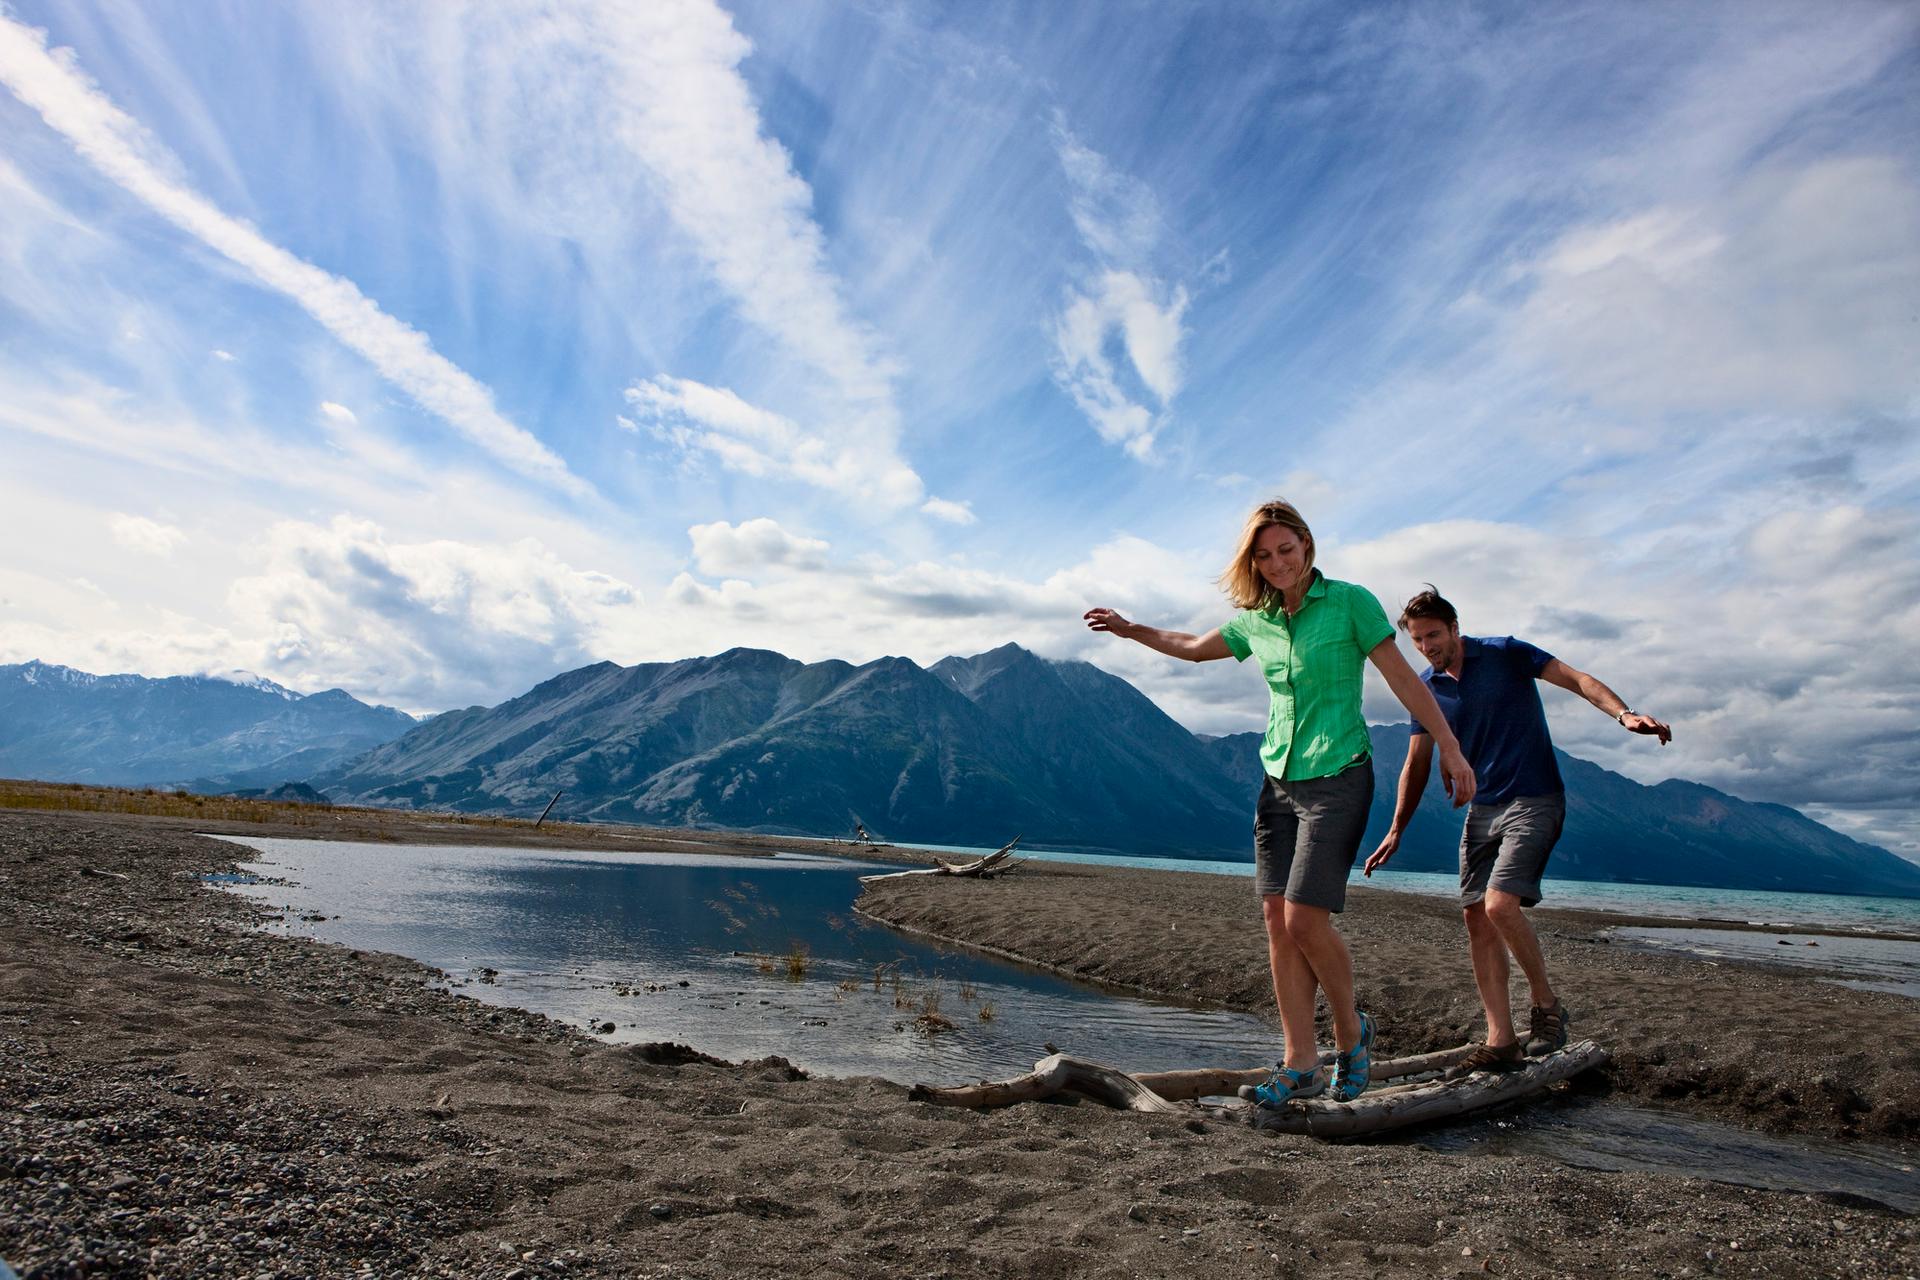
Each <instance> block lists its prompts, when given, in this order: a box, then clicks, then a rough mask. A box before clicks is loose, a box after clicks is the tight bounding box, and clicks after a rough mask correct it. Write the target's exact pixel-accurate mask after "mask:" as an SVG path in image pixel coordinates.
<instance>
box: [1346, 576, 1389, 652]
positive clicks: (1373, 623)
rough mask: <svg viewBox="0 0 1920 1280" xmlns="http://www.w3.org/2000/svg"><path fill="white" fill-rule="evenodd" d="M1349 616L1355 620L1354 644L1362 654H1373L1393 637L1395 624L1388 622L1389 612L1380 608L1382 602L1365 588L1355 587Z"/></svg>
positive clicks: (1348, 612) (1348, 610)
mask: <svg viewBox="0 0 1920 1280" xmlns="http://www.w3.org/2000/svg"><path fill="white" fill-rule="evenodd" d="M1347 616H1349V617H1350V618H1352V619H1353V642H1354V643H1355V644H1357V645H1359V646H1360V652H1361V653H1372V652H1373V649H1374V646H1375V645H1377V644H1379V643H1380V642H1381V641H1382V640H1386V639H1390V638H1391V637H1392V636H1393V624H1392V623H1391V622H1388V621H1387V611H1386V610H1385V609H1382V608H1381V607H1380V601H1379V600H1377V599H1376V598H1375V597H1374V594H1373V592H1371V591H1369V590H1367V589H1366V588H1365V587H1362V586H1358V585H1356V586H1354V588H1353V599H1352V602H1351V603H1350V604H1349V606H1348V608H1347Z"/></svg>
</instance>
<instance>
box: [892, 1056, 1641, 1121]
mask: <svg viewBox="0 0 1920 1280" xmlns="http://www.w3.org/2000/svg"><path fill="white" fill-rule="evenodd" d="M1472 1051H1473V1046H1472V1045H1462V1046H1460V1047H1459V1048H1457V1049H1444V1050H1441V1051H1440V1052H1437V1053H1423V1054H1419V1055H1416V1056H1413V1057H1406V1058H1390V1059H1387V1060H1384V1061H1381V1062H1376V1063H1374V1065H1373V1079H1374V1080H1375V1081H1376V1082H1385V1081H1390V1080H1397V1081H1402V1082H1403V1083H1400V1084H1385V1085H1383V1086H1382V1087H1376V1088H1373V1089H1370V1090H1368V1091H1367V1092H1366V1093H1364V1094H1362V1095H1361V1096H1360V1097H1359V1098H1357V1099H1355V1100H1354V1101H1352V1102H1336V1101H1331V1100H1329V1099H1325V1098H1315V1099H1312V1100H1310V1101H1306V1102H1296V1103H1292V1104H1290V1105H1288V1106H1287V1107H1285V1108H1284V1109H1279V1110H1274V1109H1269V1108H1265V1107H1248V1106H1245V1105H1244V1104H1241V1103H1234V1104H1232V1109H1236V1110H1241V1111H1245V1112H1246V1113H1248V1115H1249V1117H1250V1119H1251V1120H1252V1123H1253V1124H1254V1126H1255V1127H1256V1128H1261V1129H1274V1130H1278V1131H1280V1132H1283V1133H1304V1134H1309V1135H1311V1136H1313V1137H1316V1138H1342V1137H1349V1136H1351V1135H1354V1134H1360V1133H1385V1132H1387V1131H1388V1130H1391V1129H1399V1128H1402V1127H1404V1126H1406V1125H1411V1124H1423V1123H1425V1122H1427V1121H1429V1120H1442V1119H1446V1118H1448V1117H1450V1116H1457V1115H1464V1114H1466V1113H1467V1112H1470V1111H1478V1110H1480V1109H1482V1108H1484V1107H1491V1106H1495V1105H1498V1104H1500V1103H1503V1102H1509V1101H1512V1100H1514V1099H1517V1098H1524V1097H1527V1096H1528V1095H1530V1094H1535V1093H1541V1092H1544V1091H1545V1090H1546V1088H1547V1087H1548V1086H1549V1085H1552V1084H1554V1083H1556V1082H1557V1081H1561V1080H1566V1079H1569V1078H1571V1077H1573V1076H1576V1075H1578V1074H1580V1073H1581V1072H1582V1071H1587V1070H1589V1069H1591V1068H1593V1067H1597V1066H1600V1065H1601V1064H1602V1063H1604V1062H1606V1060H1607V1056H1608V1055H1607V1051H1606V1050H1604V1049H1602V1048H1601V1047H1600V1046H1599V1045H1597V1044H1595V1043H1594V1042H1593V1041H1591V1040H1582V1041H1580V1042H1579V1043H1578V1044H1573V1045H1569V1046H1567V1047H1566V1048H1565V1049H1562V1050H1560V1051H1559V1052H1557V1053H1551V1054H1548V1055H1547V1056H1546V1057H1544V1058H1534V1059H1531V1060H1530V1061H1529V1062H1528V1063H1527V1065H1526V1066H1525V1067H1522V1068H1521V1069H1520V1070H1518V1071H1510V1072H1504V1073H1492V1072H1476V1073H1475V1074H1473V1075H1471V1076H1468V1077H1467V1078H1466V1079H1464V1080H1452V1081H1443V1080H1432V1079H1427V1080H1422V1079H1418V1077H1426V1076H1431V1075H1433V1074H1434V1073H1435V1072H1439V1071H1442V1070H1444V1069H1445V1068H1447V1067H1450V1066H1452V1065H1453V1064H1454V1063H1456V1062H1458V1061H1460V1060H1461V1059H1462V1058H1464V1057H1466V1056H1467V1055H1468V1054H1469V1053H1471V1052H1472ZM1331 1060H1332V1055H1331V1054H1329V1055H1325V1056H1324V1057H1323V1059H1322V1061H1324V1062H1331ZM1267 1074H1268V1069H1267V1068H1265V1067H1259V1068H1253V1069H1250V1070H1237V1069H1201V1070H1193V1071H1157V1072H1144V1073H1141V1074H1139V1075H1128V1074H1127V1073H1126V1072H1123V1071H1117V1070H1115V1069H1114V1068H1112V1067H1108V1066H1102V1065H1101V1064H1100V1063H1097V1062H1087V1061H1085V1060H1083V1059H1080V1058H1073V1057H1069V1056H1068V1055H1066V1054H1064V1053H1056V1054H1054V1055H1052V1056H1051V1057H1047V1058H1042V1059H1041V1060H1040V1061H1039V1062H1036V1063H1035V1064H1034V1067H1033V1070H1032V1071H1030V1072H1029V1073H1027V1074H1026V1075H1024V1076H1018V1077H1015V1078H1014V1079H1012V1080H998V1081H983V1082H981V1083H980V1084H974V1085H961V1086H959V1087H957V1088H941V1087H938V1086H935V1085H926V1084H917V1085H915V1086H913V1088H912V1090H911V1091H909V1093H908V1095H907V1096H908V1097H909V1098H912V1099H913V1100H914V1101H916V1102H931V1103H936V1104H938V1105H941V1106H949V1107H973V1108H992V1107H1008V1106H1013V1105H1015V1104H1016V1103H1021V1102H1035V1101H1038V1100H1040V1099H1042V1098H1051V1097H1058V1096H1062V1095H1065V1096H1068V1097H1080V1098H1086V1099H1089V1100H1090V1101H1094V1102H1100V1103H1104V1104H1106V1105H1107V1106H1110V1107H1117V1108H1120V1109H1122V1110H1126V1111H1147V1112H1161V1113H1180V1112H1186V1111H1189V1110H1190V1108H1189V1107H1187V1106H1183V1105H1182V1103H1183V1102H1188V1101H1191V1100H1193V1099H1197V1098H1205V1097H1213V1096H1217V1095H1225V1094H1231V1093H1232V1092H1234V1090H1236V1089H1237V1088H1239V1086H1241V1085H1243V1084H1258V1083H1259V1082H1260V1081H1262V1080H1264V1079H1266V1078H1267ZM1226 1109H1227V1108H1222V1110H1226Z"/></svg>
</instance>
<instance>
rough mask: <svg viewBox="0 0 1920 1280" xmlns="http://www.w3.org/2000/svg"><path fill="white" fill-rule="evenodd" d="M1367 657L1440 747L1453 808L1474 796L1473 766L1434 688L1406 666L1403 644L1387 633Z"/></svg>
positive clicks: (1441, 765) (1401, 702) (1441, 774)
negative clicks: (1401, 646)
mask: <svg viewBox="0 0 1920 1280" xmlns="http://www.w3.org/2000/svg"><path fill="white" fill-rule="evenodd" d="M1367 660H1368V661H1369V662H1371V663H1373V665H1374V666H1375V667H1376V668H1378V669H1379V672H1380V675H1381V677H1382V678H1384V679H1385V680H1386V682H1387V688H1389V689H1391V690H1393V696H1394V697H1396V698H1398V699H1400V705H1401V706H1403V707H1405V708H1406V709H1407V714H1409V715H1411V716H1412V717H1413V718H1414V719H1415V720H1418V721H1419V722H1420V727H1421V728H1422V729H1425V730H1426V731H1427V733H1428V734H1429V735H1431V736H1432V738H1433V743H1434V745H1435V746H1437V747H1439V748H1440V780H1441V781H1442V782H1444V783H1445V784H1446V787H1447V794H1448V795H1449V796H1452V797H1453V807H1454V808H1456V809H1458V808H1459V807H1460V806H1461V805H1463V804H1467V803H1469V802H1470V801H1471V800H1472V799H1473V790H1474V781H1473V766H1472V765H1470V764H1468V763H1467V757H1466V756H1465V755H1464V754H1462V753H1461V750H1460V741H1459V739H1457V738H1455V737H1454V736H1453V729H1452V728H1451V727H1449V726H1448V724H1447V718H1446V717H1445V716H1443V715H1441V714H1440V704H1439V703H1437V702H1435V701H1434V700H1433V690H1431V689H1429V688H1427V686H1426V685H1425V684H1423V683H1422V682H1421V680H1420V677H1419V676H1417V675H1415V674H1414V672H1413V668H1412V667H1410V666H1408V665H1407V658H1406V655H1405V654H1403V653H1401V652H1400V646H1399V645H1397V644H1395V643H1394V642H1393V637H1392V636H1388V637H1387V638H1386V639H1385V640H1382V641H1381V642H1380V643H1379V644H1377V645H1375V646H1373V652H1371V653H1369V654H1368V655H1367Z"/></svg>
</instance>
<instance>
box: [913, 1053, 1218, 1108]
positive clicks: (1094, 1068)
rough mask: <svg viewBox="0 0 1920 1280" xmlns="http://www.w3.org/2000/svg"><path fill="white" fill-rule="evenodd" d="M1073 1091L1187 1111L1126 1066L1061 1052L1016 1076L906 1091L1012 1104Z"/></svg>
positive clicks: (964, 1103) (930, 1097)
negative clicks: (1118, 1067)
mask: <svg viewBox="0 0 1920 1280" xmlns="http://www.w3.org/2000/svg"><path fill="white" fill-rule="evenodd" d="M1062 1093H1071V1094H1077V1095H1079V1096H1080V1097H1083V1098H1089V1099H1091V1100H1093V1101H1095V1102H1104V1103H1105V1104H1106V1105H1108V1106H1110V1107H1118V1108H1119V1109H1121V1110H1123V1111H1158V1112H1173V1111H1184V1110H1186V1108H1185V1107H1181V1106H1176V1105H1175V1104H1174V1103H1172V1102H1170V1101H1168V1100H1167V1099H1165V1098H1163V1097H1161V1096H1160V1095H1159V1094H1157V1093H1155V1092H1154V1091H1153V1090H1152V1089H1150V1088H1148V1087H1147V1086H1146V1085H1144V1084H1141V1083H1140V1082H1139V1081H1138V1080H1136V1079H1134V1078H1133V1077H1132V1076H1130V1075H1128V1074H1127V1073H1126V1072H1124V1071H1116V1070H1114V1069H1113V1068H1112V1067H1103V1066H1101V1065H1100V1064H1099V1063H1097V1062H1086V1061H1083V1060H1081V1059H1079V1058H1070V1057H1068V1056H1067V1055H1066V1054H1064V1053H1056V1054H1054V1055H1053V1056H1051V1057H1047V1058H1042V1059H1040V1061H1038V1062H1036V1063H1034V1064H1033V1070H1032V1071H1031V1072H1029V1073H1028V1074H1026V1075H1024V1076H1017V1077H1015V1078H1014V1079H1012V1080H999V1081H989V1082H984V1083H981V1084H974V1085H962V1086H961V1087H959V1088H957V1089H941V1088H937V1087H936V1086H934V1085H928V1084H917V1085H915V1086H913V1088H912V1089H911V1090H909V1091H908V1093H907V1096H908V1097H909V1098H911V1099H913V1100H914V1101H915V1102H933V1103H938V1104H940V1105H941V1106H948V1107H977V1108H990V1107H1010V1106H1012V1105H1014V1104H1015V1103H1017V1102H1037V1101H1038V1100H1040V1099H1041V1098H1050V1097H1053V1096H1055V1095H1056V1094H1062Z"/></svg>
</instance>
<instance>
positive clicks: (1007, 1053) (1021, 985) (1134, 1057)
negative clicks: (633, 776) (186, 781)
mask: <svg viewBox="0 0 1920 1280" xmlns="http://www.w3.org/2000/svg"><path fill="white" fill-rule="evenodd" d="M236 842H237V843H241V844H245V845H247V846H248V847H250V848H253V849H255V850H257V851H259V853H260V855H261V857H260V860H259V861H257V862H253V863H250V864H245V870H246V871H247V872H248V873H250V875H251V877H253V878H255V880H256V882H255V883H251V884H248V883H238V884H233V885H232V886H231V887H232V888H234V889H235V890H237V891H238V892H241V893H244V894H246V895H247V896H249V897H251V898H254V899H256V900H257V901H259V902H261V903H262V904H264V905H267V906H269V907H272V908H274V909H275V910H277V911H279V912H281V913H282V914H283V916H284V918H283V919H282V920H280V921H277V922H275V923H273V924H272V925H270V926H269V927H270V928H273V929H275V930H279V931H282V932H287V933H293V934H298V935H300V936H302V937H312V938H318V939H320V940H322V941H326V942H337V943H340V944H343V945H345V946H349V947H356V948H360V949H362V950H368V951H387V952H393V953H396V954H399V955H404V956H409V957H411V958H413V959H415V960H419V961H421V962H422V963H424V964H428V965H431V966H433V967H435V968H437V969H440V970H443V971H444V972H445V973H446V974H447V975H448V978H449V980H450V981H451V982H452V983H453V984H454V985H456V986H457V987H458V989H459V990H460V991H461V992H462V993H463V994H467V995H471V996H473V997H474V998H475V999H478V1000H482V1001H485V1002H487V1003H491V1004H502V1005H518V1006H521V1007H524V1008H531V1009H538V1010H539V1011H541V1012H542V1013H545V1014H548V1015H549V1016H551V1017H555V1018H558V1019H560V1020H562V1021H565V1022H571V1023H573V1024H574V1025H576V1026H597V1025H600V1024H602V1023H605V1022H611V1023H613V1024H614V1028H615V1029H614V1031H613V1032H612V1033H611V1034H609V1035H608V1036H607V1037H606V1038H607V1039H608V1040H611V1041H615V1042H621V1041H627V1042H638V1041H655V1040H677V1041H681V1042H684V1043H686V1044H690V1045H692V1046H693V1047H694V1048H696V1049H699V1050H701V1051H702V1052H705V1053H711V1054H713V1055H715V1056H717V1057H722V1058H728V1059H734V1060H744V1059H751V1058H759V1057H765V1056H767V1055H769V1054H779V1055H781V1056H783V1057H785V1058H787V1059H789V1060H791V1061H792V1062H793V1063H794V1064H795V1065H796V1066H799V1067H802V1068H804V1069H806V1070H807V1071H810V1072H813V1073H816V1074H821V1075H835V1076H852V1075H878V1076H883V1077H885V1078H887V1079H890V1080H898V1081H901V1082H904V1083H913V1082H916V1081H926V1082H930V1083H964V1082H967V1081H970V1080H977V1079H980V1078H982V1077H999V1076H1007V1075H1016V1074H1019V1073H1021V1072H1024V1071H1028V1070H1031V1069H1032V1067H1033V1064H1034V1062H1035V1061H1036V1060H1038V1059H1039V1058H1042V1057H1045V1056H1046V1054H1047V1053H1048V1052H1050V1050H1048V1049H1047V1048H1046V1045H1047V1044H1048V1043H1049V1042H1054V1041H1057V1042H1058V1044H1059V1047H1060V1048H1061V1049H1062V1050H1065V1051H1066V1052H1069V1053H1072V1054H1075V1055H1077V1056H1080V1057H1084V1058H1091V1059H1094V1060H1096V1061H1102V1062H1111V1063H1115V1064H1119V1065H1123V1066H1125V1067H1126V1068H1127V1069H1128V1070H1133V1071H1161V1070H1168V1069H1172V1068H1176V1067H1184V1066H1203V1065H1226V1064H1232V1065H1243V1066H1256V1065H1259V1064H1261V1063H1264V1062H1268V1061H1270V1060H1272V1058H1274V1057H1275V1056H1277V1053H1278V1043H1277V1042H1278V1035H1277V1032H1276V1031H1275V1030H1273V1029H1271V1028H1269V1027H1268V1026H1267V1025H1266V1024H1264V1023H1263V1022H1261V1021H1260V1020H1259V1019H1257V1018H1254V1017H1252V1016H1251V1015H1248V1014H1244V1013H1236V1012H1229V1011H1221V1010H1209V1009H1194V1008H1188V1007H1184V1006H1181V1005H1176V1004H1168V1003H1160V1002H1154V1001H1148V1000H1142V999H1137V998H1130V997H1127V996H1123V995H1115V994H1111V993H1108V992H1104V991H1100V990H1097V989H1095V988H1092V987H1089V986H1086V985H1084V984H1081V983H1075V982H1069V981H1067V980H1066V979H1063V978H1060V977H1058V976H1056V975H1054V974H1050V973H1046V972H1043V971H1040V970H1033V969H1027V968H1023V967H1020V966H1018V965H1014V964H1010V963H1007V962H1005V961H1001V960H996V959H993V958H991V957H987V956H982V955H978V954H974V953H971V952H966V951H961V950H954V949H947V948H941V947H936V946H933V945H929V944H927V943H924V942H921V941H919V940H917V939H914V938H911V937H907V936H904V935H901V934H898V933H895V932H893V931H892V930H889V929H885V928H882V927H880V926H878V925H874V924H870V923H868V922H867V921H865V920H863V919H861V918H860V917H858V916H856V915H854V914H853V910H852V904H853V900H854V898H855V897H856V896H857V894H858V891H859V883H858V877H859V876H860V875H861V874H866V873H871V872H874V871H891V870H897V868H895V867H875V866H872V865H870V864H863V863H857V862H850V861H845V860H842V859H837V858H820V857H816V856H805V855H790V856H781V857H775V858H736V857H725V856H718V855H708V854H671V853H628V852H621V853H618V854H607V853H597V852H573V851H563V850H546V849H539V850H533V849H499V848H479V847H465V846H447V845H434V846H419V845H411V846H408V845H391V844H354V843H346V842H335V841H312V840H280V839H253V838H249V839H245V840H239V841H236ZM316 917H319V918H316ZM796 949H804V951H805V954H806V968H805V974H804V976H802V977H799V978H798V979H797V980H796V979H795V978H793V977H791V976H789V971H788V957H789V956H790V955H792V954H794V953H795V951H796ZM930 1002H931V1004H932V1007H934V1008H936V1009H937V1011H938V1012H939V1014H940V1015H941V1016H942V1017H944V1018H946V1019H948V1020H949V1021H951V1022H952V1023H953V1028H952V1029H951V1030H948V1031H943V1032H938V1033H933V1034H929V1033H928V1032H926V1031H924V1030H922V1029H921V1028H920V1027H919V1026H917V1025H916V1022H917V1020H918V1019H919V1018H920V1015H921V1014H923V1013H925V1012H927V1011H928V1009H929V1006H930ZM983 1013H986V1014H988V1015H989V1016H988V1017H987V1018H984V1019H983V1018H982V1016H981V1015H982V1014H983Z"/></svg>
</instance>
